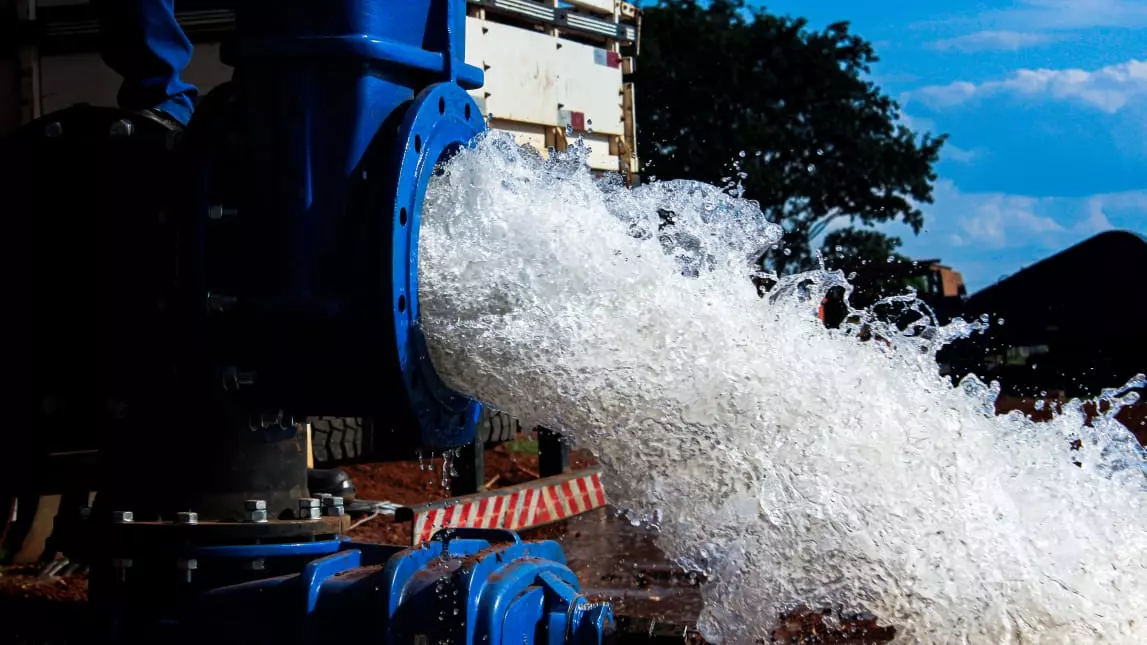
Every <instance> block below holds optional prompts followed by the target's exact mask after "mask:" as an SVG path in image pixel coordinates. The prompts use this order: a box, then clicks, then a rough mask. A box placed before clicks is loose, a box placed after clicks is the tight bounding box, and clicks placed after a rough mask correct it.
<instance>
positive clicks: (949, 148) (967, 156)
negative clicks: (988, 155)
mask: <svg viewBox="0 0 1147 645" xmlns="http://www.w3.org/2000/svg"><path fill="white" fill-rule="evenodd" d="M940 154H941V155H942V156H943V157H944V158H945V159H951V160H952V161H955V162H957V163H972V161H974V160H975V158H976V157H978V156H979V153H978V152H976V151H975V150H968V149H965V148H961V147H959V146H954V145H952V144H951V143H945V144H944V147H943V148H941V149H940Z"/></svg>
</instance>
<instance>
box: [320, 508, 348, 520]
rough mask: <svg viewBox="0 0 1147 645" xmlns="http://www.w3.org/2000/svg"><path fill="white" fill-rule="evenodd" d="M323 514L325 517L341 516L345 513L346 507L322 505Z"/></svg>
mask: <svg viewBox="0 0 1147 645" xmlns="http://www.w3.org/2000/svg"><path fill="white" fill-rule="evenodd" d="M323 515H326V516H327V517H342V516H343V515H346V508H345V507H342V506H325V507H323Z"/></svg>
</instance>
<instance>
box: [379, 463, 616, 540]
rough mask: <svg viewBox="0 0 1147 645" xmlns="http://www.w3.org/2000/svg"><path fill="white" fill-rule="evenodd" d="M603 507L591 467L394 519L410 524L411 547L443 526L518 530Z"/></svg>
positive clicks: (407, 511) (403, 511)
mask: <svg viewBox="0 0 1147 645" xmlns="http://www.w3.org/2000/svg"><path fill="white" fill-rule="evenodd" d="M602 506H605V489H604V488H602V485H601V471H600V470H598V469H597V468H592V469H588V470H582V471H577V472H573V473H566V474H563V475H558V476H556V477H546V478H544V479H536V480H534V481H531V482H527V483H525V484H519V485H517V486H508V487H506V488H500V489H498V490H494V491H490V492H488V493H479V494H477V495H467V496H465V497H453V498H451V499H447V500H443V501H441V502H435V503H433V504H423V505H420V506H410V507H403V508H400V509H398V511H397V512H396V514H395V519H396V520H398V521H404V520H413V521H414V530H413V531H411V534H412V536H413V544H414V546H418V545H419V544H422V543H423V542H427V541H429V540H430V537H431V536H432V535H434V533H435V532H437V531H439V530H441V529H444V528H474V529H509V530H511V531H520V530H522V529H528V528H532V527H535V526H541V525H543V524H549V523H550V522H556V521H558V520H562V519H565V518H567V517H572V516H574V515H579V514H581V513H585V512H586V511H590V510H593V509H595V508H600V507H602Z"/></svg>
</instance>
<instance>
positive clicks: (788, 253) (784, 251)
mask: <svg viewBox="0 0 1147 645" xmlns="http://www.w3.org/2000/svg"><path fill="white" fill-rule="evenodd" d="M781 253H784V254H785V255H792V254H793V250H792V249H785V250H783V251H781Z"/></svg>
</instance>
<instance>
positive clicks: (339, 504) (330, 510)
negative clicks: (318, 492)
mask: <svg viewBox="0 0 1147 645" xmlns="http://www.w3.org/2000/svg"><path fill="white" fill-rule="evenodd" d="M345 513H346V508H345V507H344V506H343V498H341V497H336V496H334V495H325V496H323V515H326V516H328V517H340V516H342V515H344V514H345Z"/></svg>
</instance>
